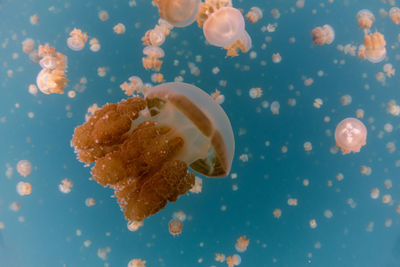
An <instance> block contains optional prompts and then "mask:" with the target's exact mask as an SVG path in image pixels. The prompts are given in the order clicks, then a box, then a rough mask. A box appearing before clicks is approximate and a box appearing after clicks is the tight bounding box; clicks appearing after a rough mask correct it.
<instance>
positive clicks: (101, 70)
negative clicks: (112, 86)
mask: <svg viewBox="0 0 400 267" xmlns="http://www.w3.org/2000/svg"><path fill="white" fill-rule="evenodd" d="M97 75H99V76H100V77H104V76H106V75H107V68H106V67H98V68H97Z"/></svg>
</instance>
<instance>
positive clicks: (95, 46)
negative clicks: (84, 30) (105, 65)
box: [89, 38, 101, 52]
mask: <svg viewBox="0 0 400 267" xmlns="http://www.w3.org/2000/svg"><path fill="white" fill-rule="evenodd" d="M89 45H90V50H91V51H92V52H98V51H99V50H100V48H101V46H100V43H99V40H97V39H96V38H92V39H90V41H89Z"/></svg>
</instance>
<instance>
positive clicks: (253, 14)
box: [246, 6, 263, 24]
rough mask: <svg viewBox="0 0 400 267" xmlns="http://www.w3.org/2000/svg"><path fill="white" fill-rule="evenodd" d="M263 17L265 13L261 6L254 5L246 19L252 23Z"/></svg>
mask: <svg viewBox="0 0 400 267" xmlns="http://www.w3.org/2000/svg"><path fill="white" fill-rule="evenodd" d="M262 17H263V13H262V11H261V9H260V8H259V7H256V6H255V7H252V8H250V11H249V12H247V14H246V19H247V20H248V21H250V22H251V23H253V24H254V23H256V22H257V21H259V20H260V19H261V18H262Z"/></svg>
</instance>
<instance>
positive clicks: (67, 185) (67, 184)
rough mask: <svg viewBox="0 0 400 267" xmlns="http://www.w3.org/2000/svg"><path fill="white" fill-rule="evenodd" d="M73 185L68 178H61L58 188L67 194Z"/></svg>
mask: <svg viewBox="0 0 400 267" xmlns="http://www.w3.org/2000/svg"><path fill="white" fill-rule="evenodd" d="M73 186H74V184H73V183H72V182H71V180H69V179H63V180H62V181H61V184H59V185H58V189H59V190H60V192H61V193H64V194H68V193H70V192H71V188H72V187H73Z"/></svg>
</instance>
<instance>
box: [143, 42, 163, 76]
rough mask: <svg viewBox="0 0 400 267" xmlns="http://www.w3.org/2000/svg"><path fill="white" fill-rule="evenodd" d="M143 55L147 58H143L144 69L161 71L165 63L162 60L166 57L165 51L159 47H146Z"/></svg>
mask: <svg viewBox="0 0 400 267" xmlns="http://www.w3.org/2000/svg"><path fill="white" fill-rule="evenodd" d="M143 54H144V55H145V56H146V57H143V58H142V63H143V67H144V68H145V69H154V70H156V71H159V70H160V68H161V66H162V63H163V62H162V61H161V60H160V58H163V57H164V50H163V49H162V48H160V47H158V46H146V47H145V48H144V49H143Z"/></svg>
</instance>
